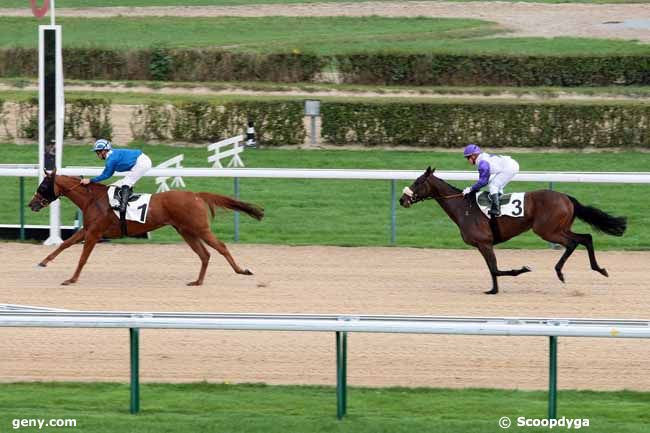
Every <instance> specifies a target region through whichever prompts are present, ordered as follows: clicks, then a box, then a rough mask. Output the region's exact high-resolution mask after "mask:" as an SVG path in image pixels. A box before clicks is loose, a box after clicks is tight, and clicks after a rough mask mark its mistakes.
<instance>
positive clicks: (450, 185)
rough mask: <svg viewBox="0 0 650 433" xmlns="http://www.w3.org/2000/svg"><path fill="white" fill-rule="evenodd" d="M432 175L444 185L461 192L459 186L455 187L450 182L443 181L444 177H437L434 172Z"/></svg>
mask: <svg viewBox="0 0 650 433" xmlns="http://www.w3.org/2000/svg"><path fill="white" fill-rule="evenodd" d="M432 176H433V177H435V178H436V179H438V180H439V181H440V182H442V183H444V184H445V185H447V186H448V187H449V188H451V189H452V190H454V192H461V191H462V190H461V189H460V188H456V187H455V186H453V185H452V184H450V183H447V182H445V180H444V179H441V178H439V177H438V176H436V175H435V174H432Z"/></svg>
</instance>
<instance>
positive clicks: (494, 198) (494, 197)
mask: <svg viewBox="0 0 650 433" xmlns="http://www.w3.org/2000/svg"><path fill="white" fill-rule="evenodd" d="M500 199H501V194H490V201H491V202H492V206H491V207H490V211H489V214H490V215H492V216H493V217H498V216H499V215H501V203H500V202H499V201H500Z"/></svg>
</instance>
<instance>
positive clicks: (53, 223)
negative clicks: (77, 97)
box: [39, 26, 65, 245]
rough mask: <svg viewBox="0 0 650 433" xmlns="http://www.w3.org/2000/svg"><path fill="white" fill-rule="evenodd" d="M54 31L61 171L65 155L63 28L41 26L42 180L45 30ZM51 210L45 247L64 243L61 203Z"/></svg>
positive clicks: (57, 143) (57, 160)
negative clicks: (62, 237)
mask: <svg viewBox="0 0 650 433" xmlns="http://www.w3.org/2000/svg"><path fill="white" fill-rule="evenodd" d="M45 29H48V30H52V29H53V30H54V31H55V34H56V52H55V54H54V55H55V66H54V67H55V76H56V81H55V83H54V85H55V90H54V92H55V99H56V111H55V113H54V118H55V130H56V133H55V137H54V141H55V143H54V146H55V154H56V157H55V161H54V167H55V168H56V169H57V170H59V169H60V168H61V161H62V154H63V122H64V115H65V111H64V110H65V107H64V103H65V101H64V97H63V60H62V54H61V52H62V50H61V26H54V28H52V27H50V26H41V28H40V33H39V36H40V38H39V43H40V47H39V51H41V52H39V89H40V94H39V163H40V167H41V173H39V179H41V180H42V176H43V172H42V170H43V168H44V163H45V161H44V156H43V149H44V148H45V96H44V95H45V92H44V90H45V54H44V52H42V51H43V50H44V44H43V43H44V36H43V35H44V30H45ZM49 208H50V236H49V237H48V238H47V239H46V240H45V242H44V244H45V245H59V244H61V243H62V242H63V239H61V202H60V201H59V200H56V201H54V202H52V203H51V204H50V206H49Z"/></svg>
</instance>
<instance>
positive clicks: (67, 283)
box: [61, 280, 74, 286]
mask: <svg viewBox="0 0 650 433" xmlns="http://www.w3.org/2000/svg"><path fill="white" fill-rule="evenodd" d="M72 283H74V281H72V280H65V281H64V282H62V283H61V285H62V286H69V285H70V284H72Z"/></svg>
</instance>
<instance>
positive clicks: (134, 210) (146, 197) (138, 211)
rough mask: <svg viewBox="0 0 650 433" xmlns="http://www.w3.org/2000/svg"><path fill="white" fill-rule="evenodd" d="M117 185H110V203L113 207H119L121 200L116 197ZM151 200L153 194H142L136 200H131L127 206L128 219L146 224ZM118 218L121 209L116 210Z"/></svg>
mask: <svg viewBox="0 0 650 433" xmlns="http://www.w3.org/2000/svg"><path fill="white" fill-rule="evenodd" d="M116 189H117V187H115V186H109V187H108V203H109V204H110V205H111V207H112V208H113V209H115V208H119V206H120V201H119V200H118V199H117V198H115V192H116V191H115V190H116ZM150 200H151V194H140V196H139V197H138V198H137V199H136V200H133V201H131V200H129V204H128V206H127V207H126V220H127V221H135V222H139V223H142V224H144V222H145V221H146V220H147V213H148V212H149V201H150ZM114 212H115V215H117V218H119V217H120V211H119V210H116V211H114Z"/></svg>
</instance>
